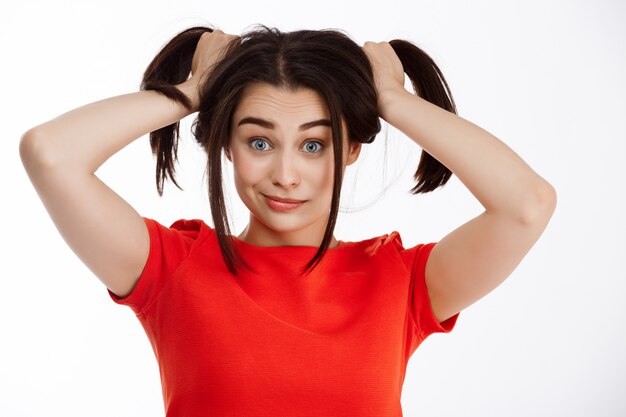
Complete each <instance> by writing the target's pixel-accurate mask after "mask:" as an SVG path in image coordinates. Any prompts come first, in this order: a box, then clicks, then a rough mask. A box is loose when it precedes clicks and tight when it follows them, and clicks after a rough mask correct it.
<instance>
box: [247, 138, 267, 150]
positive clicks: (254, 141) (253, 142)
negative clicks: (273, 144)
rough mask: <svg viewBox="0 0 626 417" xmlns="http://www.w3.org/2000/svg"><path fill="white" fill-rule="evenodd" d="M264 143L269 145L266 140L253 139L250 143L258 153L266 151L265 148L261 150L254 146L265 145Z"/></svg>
mask: <svg viewBox="0 0 626 417" xmlns="http://www.w3.org/2000/svg"><path fill="white" fill-rule="evenodd" d="M263 142H265V143H267V141H265V139H261V138H255V139H252V140H251V141H250V144H251V145H252V147H253V148H254V149H256V150H257V151H264V150H265V149H264V148H259V147H258V146H255V145H254V144H255V143H263Z"/></svg>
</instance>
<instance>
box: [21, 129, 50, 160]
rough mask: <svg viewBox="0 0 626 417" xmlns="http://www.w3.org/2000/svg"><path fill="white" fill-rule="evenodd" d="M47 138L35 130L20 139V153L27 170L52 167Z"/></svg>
mask: <svg viewBox="0 0 626 417" xmlns="http://www.w3.org/2000/svg"><path fill="white" fill-rule="evenodd" d="M44 145H45V138H44V137H42V135H41V133H40V132H39V131H38V130H37V129H35V128H32V129H29V130H27V131H26V132H25V133H24V134H23V135H22V137H21V138H20V143H19V152H20V159H21V160H22V165H24V168H26V170H29V169H32V168H35V167H42V166H44V167H46V166H51V165H52V161H51V158H50V153H49V152H48V151H47V150H46V147H45V146H44Z"/></svg>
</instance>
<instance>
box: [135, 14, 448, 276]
mask: <svg viewBox="0 0 626 417" xmlns="http://www.w3.org/2000/svg"><path fill="white" fill-rule="evenodd" d="M206 31H209V32H212V31H213V29H212V28H209V27H202V26H197V27H192V28H189V29H187V30H184V31H182V32H181V33H179V34H177V35H176V36H175V37H174V38H173V39H172V40H170V41H169V42H168V43H167V44H166V45H165V46H164V47H163V48H162V49H161V51H159V53H158V54H157V55H156V57H155V58H154V59H153V60H152V62H151V63H150V65H148V68H147V69H146V71H145V73H144V76H143V81H142V83H141V90H155V91H158V92H160V93H161V94H164V95H165V96H167V97H169V98H171V99H173V100H176V101H178V102H179V103H181V104H183V105H184V106H185V107H187V108H188V109H189V110H190V111H191V110H192V109H191V103H190V101H189V99H188V98H187V97H186V96H185V95H184V94H183V93H182V92H180V91H179V90H178V89H177V88H176V87H175V85H176V84H180V83H182V82H184V81H185V80H186V79H187V78H188V76H189V73H190V71H191V63H192V57H193V54H194V51H195V48H196V44H197V43H198V40H199V39H200V36H201V35H202V34H203V33H204V32H206ZM389 43H390V44H391V46H392V47H393V49H394V51H395V52H396V54H397V55H398V58H399V59H400V61H401V62H402V65H403V67H404V72H405V73H406V74H407V76H408V77H409V78H410V80H411V82H412V85H413V89H414V91H415V93H416V94H419V96H420V97H422V98H423V99H425V100H428V101H429V102H431V103H433V104H435V105H437V106H439V107H441V108H443V109H445V110H447V111H449V112H452V113H454V114H456V106H455V104H454V100H453V98H452V94H451V92H450V89H449V87H448V84H447V82H446V80H445V79H444V77H443V74H442V73H441V71H440V70H439V68H438V67H437V65H436V64H435V62H434V61H433V60H432V59H431V58H430V57H429V56H428V55H427V54H426V53H425V52H424V51H422V50H421V49H420V48H418V47H417V46H415V45H414V44H412V43H411V42H408V41H405V40H401V39H394V40H392V41H389ZM259 82H263V83H268V84H270V85H272V86H275V87H285V88H289V89H292V90H296V89H298V88H308V89H311V90H314V91H316V92H317V93H318V94H319V95H320V96H321V98H322V99H323V100H324V101H325V102H326V105H327V107H328V110H329V113H330V119H331V123H332V141H333V150H334V184H333V193H332V203H331V207H330V217H329V220H328V223H327V226H326V231H325V233H324V238H323V240H322V243H321V245H320V247H319V249H318V251H317V252H316V254H315V256H314V257H313V258H312V259H311V260H310V261H309V262H308V263H307V265H306V266H305V268H304V270H303V273H307V272H308V271H309V270H310V269H313V268H314V267H315V266H316V265H317V264H318V263H319V262H320V261H321V259H322V257H323V256H324V254H325V252H326V250H327V249H328V245H329V244H330V241H331V239H332V234H333V230H334V228H335V223H336V219H337V213H338V210H339V197H340V191H341V184H342V179H343V178H342V170H341V168H342V160H341V156H342V154H343V149H342V138H341V132H342V121H341V119H342V117H343V118H344V120H345V123H346V128H347V133H348V140H349V141H350V143H352V142H353V141H358V142H361V143H372V142H373V141H374V139H375V137H376V135H377V134H378V133H379V132H380V130H381V124H380V119H379V115H378V112H377V103H378V97H377V92H376V87H375V84H374V80H373V73H372V68H371V64H370V62H369V59H368V57H367V55H366V54H365V52H364V51H363V50H362V49H361V47H360V46H359V45H358V44H356V43H355V42H354V41H353V40H351V39H350V38H349V37H348V36H347V35H346V34H344V33H342V32H341V31H339V30H333V29H323V30H297V31H292V32H281V31H280V30H278V29H276V28H269V27H267V26H264V25H258V26H257V29H255V30H250V31H248V32H246V33H244V34H242V35H241V37H239V38H235V39H233V41H232V42H231V43H230V44H229V45H228V47H227V49H226V51H225V53H224V54H223V58H222V59H221V60H220V61H219V62H218V63H217V64H216V65H215V66H214V67H213V68H212V70H211V72H210V76H208V77H206V78H205V79H204V81H203V83H201V85H200V86H199V87H198V94H199V108H198V115H197V117H196V119H195V120H194V122H193V124H192V132H193V135H194V137H195V139H196V141H197V142H198V143H199V144H200V145H201V146H202V148H203V149H204V150H205V151H206V154H207V159H208V161H207V171H208V183H209V201H210V207H211V214H212V217H213V222H214V225H215V226H214V229H215V233H216V236H217V239H218V241H219V245H220V248H221V251H222V255H223V257H224V261H225V263H226V265H227V267H228V269H229V270H230V271H231V272H232V273H233V274H235V275H236V274H237V264H238V263H239V262H241V263H243V265H245V266H246V267H247V268H248V269H250V270H253V268H251V267H250V265H249V264H248V263H246V262H245V260H244V259H243V258H242V257H241V255H240V254H239V253H238V252H237V250H236V248H235V246H234V245H233V240H232V236H231V232H230V228H229V225H228V219H227V216H226V208H225V204H224V192H223V188H222V165H221V162H222V159H221V156H222V151H223V150H224V148H226V147H227V146H228V144H229V141H230V126H231V121H232V115H233V113H234V112H235V109H236V108H237V104H238V103H239V101H240V100H241V98H242V92H243V91H244V89H245V88H246V87H247V86H249V85H250V84H252V83H259ZM178 129H179V122H176V123H174V124H171V125H169V126H165V127H163V128H161V129H159V130H156V131H154V132H151V133H150V145H151V147H152V152H153V153H154V155H155V156H156V157H157V167H156V182H157V190H158V192H159V195H161V196H162V195H163V182H164V179H165V177H166V176H169V178H170V179H171V181H172V182H173V183H174V184H175V185H176V186H177V187H178V188H179V189H181V190H182V188H181V187H180V186H179V185H178V184H177V183H176V180H175V179H174V162H175V161H176V159H177V144H178V138H179V130H178ZM451 175H452V172H451V171H450V170H449V169H448V168H446V167H445V166H444V165H443V164H441V163H440V162H439V161H437V160H436V159H434V158H433V157H432V156H431V155H429V154H428V153H427V152H425V151H424V150H422V155H421V158H420V162H419V165H418V167H417V171H416V172H415V175H414V179H415V180H416V182H417V184H416V185H415V186H414V187H413V188H412V189H411V190H410V191H411V193H412V194H418V193H426V192H429V191H433V190H434V189H436V188H437V187H440V186H443V185H444V184H446V182H447V181H448V180H449V179H450V177H451Z"/></svg>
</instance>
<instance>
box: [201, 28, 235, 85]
mask: <svg viewBox="0 0 626 417" xmlns="http://www.w3.org/2000/svg"><path fill="white" fill-rule="evenodd" d="M236 38H239V36H237V35H229V34H227V33H224V32H222V31H221V30H220V29H213V32H204V33H203V34H202V36H200V39H199V40H198V44H197V45H196V50H195V51H194V53H193V58H192V60H191V78H190V80H192V81H195V82H197V83H198V82H200V81H202V80H203V77H205V76H207V75H208V74H209V72H210V70H211V69H212V67H213V66H215V65H216V64H217V63H218V62H219V61H220V60H221V59H222V58H223V56H222V55H223V53H224V52H225V49H226V46H227V45H228V44H229V43H230V42H231V41H232V40H233V39H236Z"/></svg>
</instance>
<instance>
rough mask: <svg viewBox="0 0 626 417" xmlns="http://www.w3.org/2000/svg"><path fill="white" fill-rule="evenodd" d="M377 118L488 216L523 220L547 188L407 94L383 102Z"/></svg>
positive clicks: (477, 132) (508, 152) (470, 131)
mask: <svg viewBox="0 0 626 417" xmlns="http://www.w3.org/2000/svg"><path fill="white" fill-rule="evenodd" d="M383 108H384V111H383V113H384V114H382V117H383V118H384V119H385V120H386V121H387V122H388V123H390V124H391V125H393V126H394V127H396V128H398V129H399V130H400V131H402V132H403V133H404V134H406V135H407V136H408V137H409V138H411V139H412V140H413V141H414V142H415V143H417V144H418V145H419V146H420V147H421V148H423V149H424V150H425V151H426V152H428V153H429V154H430V155H432V156H433V157H434V158H435V159H437V160H438V161H439V162H441V163H442V164H443V165H445V166H446V167H447V168H448V169H450V170H451V171H452V172H453V173H454V174H455V175H456V176H457V177H458V178H459V179H460V180H461V182H462V183H463V184H464V185H465V186H466V187H467V188H468V189H469V190H470V192H471V193H472V194H473V195H474V196H475V197H476V198H477V199H478V200H479V202H480V203H481V204H482V205H483V206H484V207H485V209H486V210H487V211H488V212H491V213H496V212H497V213H501V214H506V215H508V216H511V217H514V218H517V219H522V220H528V219H532V218H533V217H534V215H535V213H536V212H537V211H538V210H539V209H540V208H541V206H542V204H543V202H544V200H545V197H544V196H546V195H550V194H551V192H552V191H553V188H552V187H551V185H550V184H549V183H548V182H547V181H545V180H544V179H543V178H542V177H540V176H539V175H538V174H537V173H536V172H535V171H533V169H532V168H530V166H528V165H527V164H526V162H524V160H522V159H521V158H520V157H519V156H518V155H517V154H516V153H515V152H514V151H513V150H512V149H511V148H509V147H508V146H506V145H505V144H504V143H503V142H502V141H500V140H499V139H498V138H496V137H495V136H493V135H492V134H490V133H489V132H487V131H485V130H484V129H482V128H481V127H479V126H477V125H475V124H473V123H471V122H469V121H467V120H465V119H463V118H461V117H459V116H457V115H455V114H453V113H450V112H448V111H446V110H444V109H442V108H440V107H438V106H435V105H434V104H432V103H430V102H428V101H426V100H424V99H423V98H421V97H419V96H416V95H414V94H411V93H410V92H408V91H406V90H403V91H394V92H391V93H388V94H387V95H386V96H385V98H384V105H383Z"/></svg>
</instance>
